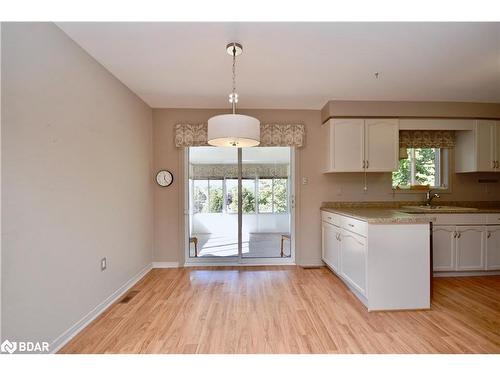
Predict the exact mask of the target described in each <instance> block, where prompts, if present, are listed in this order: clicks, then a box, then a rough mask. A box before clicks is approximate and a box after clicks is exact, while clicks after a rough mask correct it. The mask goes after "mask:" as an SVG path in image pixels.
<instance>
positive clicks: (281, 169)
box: [186, 147, 293, 261]
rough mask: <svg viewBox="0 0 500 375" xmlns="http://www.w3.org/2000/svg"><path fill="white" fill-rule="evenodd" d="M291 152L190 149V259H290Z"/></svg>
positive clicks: (280, 149) (267, 149)
mask: <svg viewBox="0 0 500 375" xmlns="http://www.w3.org/2000/svg"><path fill="white" fill-rule="evenodd" d="M291 153H292V150H291V149H290V148H289V147H255V148H244V149H233V148H216V147H191V148H189V150H188V153H187V175H188V180H187V182H188V191H187V196H188V199H187V200H186V202H187V205H188V206H189V207H188V209H187V211H186V212H188V213H189V214H188V220H187V224H188V230H187V237H188V243H189V251H188V256H189V260H195V259H212V260H215V259H225V258H227V259H229V260H231V259H232V260H233V261H242V260H243V261H244V259H254V260H255V259H259V258H268V259H269V258H280V259H290V257H292V230H291V228H292V225H291V223H292V205H291V203H292V199H291V197H292V187H293V185H292V173H291V172H292V163H291Z"/></svg>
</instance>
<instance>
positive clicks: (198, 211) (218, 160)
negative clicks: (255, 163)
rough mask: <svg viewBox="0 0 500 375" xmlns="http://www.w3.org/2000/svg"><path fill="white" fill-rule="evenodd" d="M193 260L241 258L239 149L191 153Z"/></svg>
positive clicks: (204, 149)
mask: <svg viewBox="0 0 500 375" xmlns="http://www.w3.org/2000/svg"><path fill="white" fill-rule="evenodd" d="M188 155H189V163H188V176H189V179H188V190H189V191H188V202H189V208H188V212H189V231H188V234H189V235H188V237H189V238H188V241H189V242H188V243H189V257H190V258H201V257H204V258H206V257H238V254H239V250H238V249H239V245H238V204H237V201H236V199H237V196H238V150H237V149H235V148H216V147H191V148H189V150H188Z"/></svg>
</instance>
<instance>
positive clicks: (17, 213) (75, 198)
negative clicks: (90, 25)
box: [1, 23, 153, 342]
mask: <svg viewBox="0 0 500 375" xmlns="http://www.w3.org/2000/svg"><path fill="white" fill-rule="evenodd" d="M1 119H2V203H3V204H2V234H3V235H2V245H3V257H2V258H3V259H2V279H3V280H2V299H3V301H2V307H3V311H2V320H3V322H2V323H3V324H2V327H3V337H4V338H8V339H10V340H43V341H49V342H52V340H54V339H56V338H57V337H58V336H59V335H60V334H62V333H63V332H64V331H65V330H67V329H68V328H69V327H71V326H72V325H73V324H75V323H76V322H77V321H79V320H80V319H81V318H83V317H84V316H85V315H86V314H87V313H89V312H90V311H91V310H92V309H93V308H95V307H96V306H97V305H98V304H99V303H101V302H103V301H104V300H105V299H106V298H107V297H109V296H110V295H111V294H112V293H113V292H114V291H116V290H117V289H118V288H119V287H120V286H122V285H123V284H124V283H125V282H126V281H128V280H129V279H131V278H132V277H133V276H135V275H136V274H137V273H138V272H139V271H140V270H142V269H143V268H144V267H145V266H146V265H148V264H149V263H150V262H151V251H152V216H153V215H152V189H153V183H152V178H151V161H152V144H151V143H152V139H151V136H152V129H151V123H152V111H151V109H150V108H149V107H148V106H147V105H145V104H144V103H143V102H142V101H141V100H139V99H138V97H137V96H136V95H134V94H133V93H132V92H131V91H130V90H128V89H127V88H126V87H125V86H124V85H123V84H121V83H120V82H119V81H118V80H117V79H116V78H114V77H113V76H112V75H111V74H110V73H109V72H108V71H107V70H105V69H104V68H103V67H102V66H101V65H99V64H98V63H97V62H96V61H95V60H93V59H92V58H91V57H90V56H89V55H88V54H87V53H85V52H84V51H83V50H82V49H81V48H80V47H78V46H77V45H76V44H75V43H74V42H73V41H72V40H70V39H69V38H68V37H67V36H66V35H65V34H64V33H63V32H62V31H61V30H60V29H58V28H57V27H56V26H55V25H53V24H48V23H14V24H5V23H4V24H2V118H1ZM103 257H107V259H108V269H107V270H106V271H104V272H101V270H100V259H101V258H103Z"/></svg>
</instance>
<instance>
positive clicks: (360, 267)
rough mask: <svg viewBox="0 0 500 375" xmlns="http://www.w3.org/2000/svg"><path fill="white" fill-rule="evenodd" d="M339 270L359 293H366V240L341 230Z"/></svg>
mask: <svg viewBox="0 0 500 375" xmlns="http://www.w3.org/2000/svg"><path fill="white" fill-rule="evenodd" d="M340 239H341V245H340V250H341V255H340V263H341V266H340V272H341V274H342V276H343V277H344V278H345V279H347V280H348V281H349V282H350V283H351V284H352V285H353V286H354V287H355V288H356V289H357V290H358V291H359V292H360V293H362V294H363V295H365V294H366V242H365V238H364V237H361V236H358V235H357V234H354V233H351V232H348V231H345V230H342V231H341V234H340Z"/></svg>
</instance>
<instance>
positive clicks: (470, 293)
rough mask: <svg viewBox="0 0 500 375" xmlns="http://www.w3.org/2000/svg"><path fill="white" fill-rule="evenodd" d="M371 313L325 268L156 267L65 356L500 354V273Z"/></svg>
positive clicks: (450, 283)
mask: <svg viewBox="0 0 500 375" xmlns="http://www.w3.org/2000/svg"><path fill="white" fill-rule="evenodd" d="M434 280H435V289H434V299H433V304H432V309H431V310H430V311H403V312H371V313H368V312H367V310H366V309H365V307H364V306H363V305H362V304H361V303H360V302H359V301H358V300H357V299H356V298H355V297H354V295H353V294H352V293H351V292H350V291H349V290H348V289H347V287H346V286H345V285H344V284H343V283H342V282H341V281H340V280H339V279H338V278H337V277H336V276H335V275H334V274H332V272H330V271H329V270H328V269H327V268H319V269H302V268H300V267H295V266H269V267H234V268H222V267H209V268H179V269H154V270H152V271H151V272H150V273H149V274H147V275H146V276H145V277H144V278H143V279H142V280H141V281H140V282H139V283H137V284H136V285H135V286H134V287H133V288H132V289H131V290H132V291H138V293H137V294H136V295H135V296H133V298H132V299H131V300H130V301H129V302H128V303H116V304H114V305H113V306H111V307H110V308H109V309H108V310H107V311H106V312H104V313H103V314H102V315H101V316H100V317H99V318H97V319H96V320H95V321H94V322H93V323H91V324H90V325H89V326H88V327H87V328H85V329H84V330H83V331H82V332H81V333H80V334H78V335H77V336H76V337H75V338H74V339H73V340H72V341H71V342H69V343H68V344H67V345H66V346H65V347H64V348H62V350H61V351H60V353H500V276H489V277H469V278H436V279H434Z"/></svg>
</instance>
